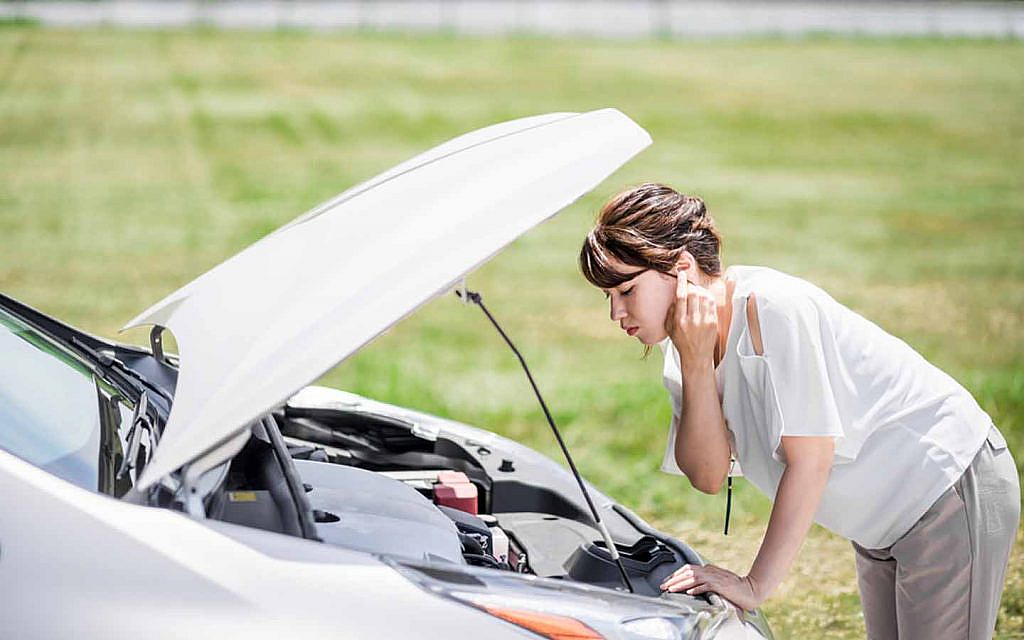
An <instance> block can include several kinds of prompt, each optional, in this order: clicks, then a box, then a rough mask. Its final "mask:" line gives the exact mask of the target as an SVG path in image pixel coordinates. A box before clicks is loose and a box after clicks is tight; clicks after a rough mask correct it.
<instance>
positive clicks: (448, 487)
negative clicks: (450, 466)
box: [434, 471, 477, 515]
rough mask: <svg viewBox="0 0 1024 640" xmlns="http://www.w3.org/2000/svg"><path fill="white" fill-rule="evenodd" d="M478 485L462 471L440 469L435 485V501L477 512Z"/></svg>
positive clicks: (462, 509) (461, 509)
mask: <svg viewBox="0 0 1024 640" xmlns="http://www.w3.org/2000/svg"><path fill="white" fill-rule="evenodd" d="M476 500H477V491H476V485H475V484H473V483H472V482H470V481H469V478H468V477H466V474H464V473H462V472H461V471H440V472H438V474H437V484H435V485H434V502H435V503H437V504H441V505H444V506H446V507H451V508H453V509H458V510H459V511H465V512H466V513H472V514H473V515H476V514H477V505H476Z"/></svg>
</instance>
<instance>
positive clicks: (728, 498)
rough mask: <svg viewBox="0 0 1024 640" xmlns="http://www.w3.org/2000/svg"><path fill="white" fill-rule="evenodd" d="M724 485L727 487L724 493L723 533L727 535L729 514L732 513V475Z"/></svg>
mask: <svg viewBox="0 0 1024 640" xmlns="http://www.w3.org/2000/svg"><path fill="white" fill-rule="evenodd" d="M726 485H727V487H728V489H726V493H725V532H724V533H723V535H729V514H730V513H732V476H729V479H728V480H726Z"/></svg>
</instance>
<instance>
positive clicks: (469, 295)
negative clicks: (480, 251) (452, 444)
mask: <svg viewBox="0 0 1024 640" xmlns="http://www.w3.org/2000/svg"><path fill="white" fill-rule="evenodd" d="M455 295H457V296H459V297H460V298H462V299H465V300H469V301H470V302H472V303H473V304H475V305H477V306H479V307H480V309H481V310H482V311H483V312H484V315H486V316H487V319H488V320H490V321H491V324H493V325H494V328H495V329H497V330H498V333H499V334H501V337H502V338H503V339H504V340H505V342H506V343H507V344H508V346H509V348H511V349H512V352H513V353H515V354H516V357H517V358H519V364H521V365H522V366H523V371H525V372H526V377H527V379H528V380H529V381H530V386H531V387H533V393H534V394H536V396H537V400H539V401H540V406H541V409H543V410H544V417H546V418H547V419H548V424H549V425H551V430H552V431H553V432H554V434H555V439H556V440H557V441H558V446H559V447H561V448H562V454H563V455H564V456H565V459H566V461H568V463H569V468H570V469H572V475H573V477H575V478H576V483H577V484H579V485H580V491H582V492H583V498H584V499H585V500H586V501H587V506H588V507H590V513H591V514H592V515H593V516H594V520H595V521H597V522H598V523H600V522H601V516H600V515H598V513H597V508H596V507H595V506H594V503H593V501H591V499H590V493H589V492H587V488H586V487H585V486H584V485H583V477H582V476H581V475H580V472H579V470H577V469H576V463H575V462H573V460H572V456H571V455H569V449H568V448H567V447H566V446H565V442H564V441H563V440H562V434H561V433H559V431H558V427H556V426H555V419H554V418H552V417H551V412H550V411H548V405H547V403H546V402H544V398H543V397H542V396H541V395H540V389H538V388H537V383H536V382H534V380H533V375H532V374H531V373H530V368H529V367H528V366H526V360H525V359H523V356H522V355H521V354H520V353H519V350H518V349H516V346H515V345H514V344H512V340H510V339H509V337H508V335H506V334H505V332H504V331H503V330H502V328H501V325H499V324H498V321H497V320H495V319H494V316H492V315H491V312H490V311H488V310H487V307H486V306H484V301H483V298H481V297H480V294H479V293H476V292H475V291H470V290H468V289H465V290H463V291H462V292H461V293H460V291H459V290H458V289H456V291H455ZM608 553H609V554H611V553H612V550H611V549H609V550H608ZM615 564H616V565H617V566H618V567H619V573H620V574H622V582H623V583H624V584H625V585H626V588H627V589H629V592H630V593H633V585H632V584H630V582H629V577H628V576H627V575H626V567H625V566H623V564H622V559H621V558H616V559H615Z"/></svg>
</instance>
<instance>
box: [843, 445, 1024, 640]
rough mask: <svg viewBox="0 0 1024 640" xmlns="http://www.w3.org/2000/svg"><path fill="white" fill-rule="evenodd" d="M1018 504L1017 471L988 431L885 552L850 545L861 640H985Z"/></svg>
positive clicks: (999, 590)
mask: <svg viewBox="0 0 1024 640" xmlns="http://www.w3.org/2000/svg"><path fill="white" fill-rule="evenodd" d="M1020 499H1021V496H1020V480H1019V478H1018V477H1017V467H1016V465H1015V464H1014V462H1013V458H1012V457H1011V455H1010V450H1009V449H1008V448H1007V447H1006V441H1005V440H1004V439H1003V436H1002V434H1000V433H999V430H998V429H996V428H995V427H994V426H993V427H992V429H991V430H990V431H989V435H988V439H987V440H986V441H985V443H984V444H982V446H981V449H980V450H979V451H978V453H977V455H975V457H974V460H973V461H972V462H971V464H970V466H969V467H968V468H967V470H966V471H964V474H963V475H962V476H961V477H960V479H959V480H957V481H956V482H955V483H954V484H953V486H952V487H950V488H949V489H948V490H947V491H946V492H945V493H944V494H942V495H941V496H940V497H939V499H938V500H936V501H935V504H933V505H932V506H931V508H930V509H928V511H927V512H925V514H924V515H923V516H921V519H920V520H918V521H917V522H916V523H915V524H914V526H913V527H911V528H910V531H908V532H907V533H905V534H903V536H902V537H900V538H899V539H898V540H897V541H896V542H894V543H893V544H892V545H891V546H889V547H887V548H885V549H865V548H864V547H861V546H860V545H858V544H857V543H853V548H854V550H855V552H856V558H857V582H858V586H859V587H860V599H861V604H862V606H863V608H864V623H865V626H866V627H867V635H868V638H870V639H871V640H888V639H890V638H893V639H896V638H902V639H904V640H924V639H928V640H938V639H945V638H950V639H953V638H963V639H965V640H983V639H985V640H988V639H989V638H991V637H992V631H993V629H994V628H995V624H996V615H997V613H998V612H999V598H1000V596H1001V595H1002V592H1003V578H1004V577H1005V575H1006V564H1007V562H1008V560H1009V557H1010V548H1011V547H1012V545H1013V540H1014V536H1015V534H1016V531H1017V525H1018V523H1019V521H1020Z"/></svg>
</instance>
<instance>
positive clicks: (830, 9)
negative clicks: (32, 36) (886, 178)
mask: <svg viewBox="0 0 1024 640" xmlns="http://www.w3.org/2000/svg"><path fill="white" fill-rule="evenodd" d="M18 18H22V19H28V20H34V21H38V22H41V23H42V24H45V25H57V26H92V25H104V24H106V25H119V26H130V27H157V28H160V27H182V26H195V25H209V26H216V27H223V28H238V29H275V28H291V27H299V28H310V29H324V30H359V29H362V30H378V31H416V32H445V33H453V34H467V35H493V34H508V33H523V34H535V35H549V36H589V37H603V38H638V37H652V36H653V37H665V38H687V37H729V36H742V35H783V36H801V35H806V34H812V33H828V34H838V35H870V36H892V35H899V36H907V35H909V36H951V37H985V38H992V37H995V38H1021V37H1024V3H1021V2H999V3H988V2H920V1H910V2H895V3H893V2H888V3H882V2H861V3H857V4H848V3H838V2H836V3H830V2H794V1H788V0H745V1H729V0H696V1H692V2H691V1H686V0H337V1H328V0H319V1H317V0H248V1H243V0H191V1H187V0H99V1H96V2H74V1H57V2H46V1H43V2H35V1H27V2H25V1H14V2H0V19H18Z"/></svg>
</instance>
